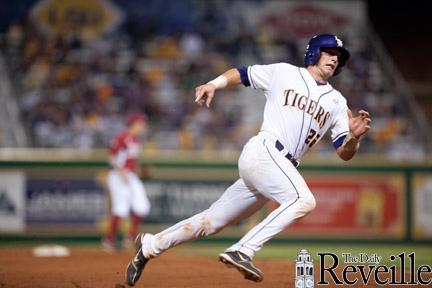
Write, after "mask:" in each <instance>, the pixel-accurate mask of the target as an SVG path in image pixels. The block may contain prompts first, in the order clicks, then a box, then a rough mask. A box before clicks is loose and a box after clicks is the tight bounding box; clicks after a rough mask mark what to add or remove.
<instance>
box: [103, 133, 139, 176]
mask: <svg viewBox="0 0 432 288" xmlns="http://www.w3.org/2000/svg"><path fill="white" fill-rule="evenodd" d="M109 156H110V162H111V164H114V165H113V166H116V167H120V168H126V169H127V170H129V171H135V170H136V169H137V168H138V158H139V142H138V139H137V138H136V137H135V136H133V135H131V134H129V133H127V132H123V133H120V134H119V135H117V136H116V137H115V138H114V139H113V140H112V142H111V145H110V149H109Z"/></svg>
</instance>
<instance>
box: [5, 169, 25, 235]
mask: <svg viewBox="0 0 432 288" xmlns="http://www.w3.org/2000/svg"><path fill="white" fill-rule="evenodd" d="M24 183H25V176H24V173H22V172H0V231H1V232H22V231H24V230H25V197H24Z"/></svg>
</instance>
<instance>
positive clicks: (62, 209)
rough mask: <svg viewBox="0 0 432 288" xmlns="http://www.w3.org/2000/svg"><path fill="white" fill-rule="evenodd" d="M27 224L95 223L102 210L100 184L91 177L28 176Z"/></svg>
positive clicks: (102, 195) (102, 200)
mask: <svg viewBox="0 0 432 288" xmlns="http://www.w3.org/2000/svg"><path fill="white" fill-rule="evenodd" d="M26 196H27V222H28V223H29V224H36V223H38V224H54V223H73V224H90V223H95V222H96V221H97V220H98V219H99V218H100V217H102V216H104V215H105V213H106V206H107V205H106V198H105V192H104V189H103V187H101V186H100V185H99V184H98V183H97V181H96V180H95V179H92V178H89V179H69V178H68V179H60V178H57V179H52V178H51V179H49V178H43V179H39V178H38V179H32V178H30V179H28V181H27V192H26Z"/></svg>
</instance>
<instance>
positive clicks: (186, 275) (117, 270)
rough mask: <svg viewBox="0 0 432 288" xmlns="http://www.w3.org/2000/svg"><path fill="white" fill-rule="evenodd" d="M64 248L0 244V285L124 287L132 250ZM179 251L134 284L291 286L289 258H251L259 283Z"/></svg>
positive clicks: (211, 260) (157, 261) (226, 287)
mask: <svg viewBox="0 0 432 288" xmlns="http://www.w3.org/2000/svg"><path fill="white" fill-rule="evenodd" d="M70 251H71V255H70V256H68V257H58V258H40V257H35V256H33V255H32V250H31V248H30V247H0V288H4V287H14V288H24V287H32V288H37V287H56V288H61V287H70V288H95V287H112V288H114V287H116V288H120V287H127V286H123V285H124V282H123V281H124V268H125V266H126V264H127V263H128V261H129V259H130V258H131V257H132V256H133V251H123V252H117V253H113V254H108V253H106V252H104V251H102V250H101V249H100V248H99V247H96V246H94V247H90V246H89V247H75V246H72V247H71V248H70ZM185 251H187V250H182V249H179V248H176V249H173V250H171V251H169V252H167V253H166V254H164V255H163V256H162V257H160V258H158V259H155V260H152V261H151V262H150V263H149V265H148V266H147V268H146V270H145V271H144V274H143V276H142V279H141V280H140V281H139V283H138V285H137V286H136V287H188V288H193V287H197V288H198V287H224V288H230V287H233V288H234V287H236V288H238V287H260V288H264V287H272V288H277V287H284V288H287V287H294V279H293V278H294V277H293V273H294V267H293V265H294V263H293V262H292V261H286V260H267V259H266V260H256V261H254V262H255V263H256V264H257V265H258V266H259V267H260V268H261V269H262V270H263V271H264V273H265V276H264V281H263V282H261V283H253V282H250V281H247V280H244V279H242V277H241V275H240V274H239V273H238V272H237V271H236V270H234V269H227V268H226V267H225V266H224V265H223V264H221V263H219V262H218V261H217V256H216V255H215V257H214V258H213V257H205V256H184V255H183V254H184V253H185ZM315 276H316V275H315ZM326 287H337V286H332V285H330V286H326ZM339 287H340V286H339ZM350 287H363V286H361V285H358V286H350ZM368 287H374V286H368ZM387 287H389V286H387Z"/></svg>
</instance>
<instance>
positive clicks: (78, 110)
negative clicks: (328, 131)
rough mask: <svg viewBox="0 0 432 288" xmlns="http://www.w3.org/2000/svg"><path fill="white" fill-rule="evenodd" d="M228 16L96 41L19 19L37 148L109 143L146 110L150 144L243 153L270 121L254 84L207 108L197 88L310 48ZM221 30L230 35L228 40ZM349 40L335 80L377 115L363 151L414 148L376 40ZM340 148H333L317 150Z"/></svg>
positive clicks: (16, 63)
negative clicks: (128, 118)
mask: <svg viewBox="0 0 432 288" xmlns="http://www.w3.org/2000/svg"><path fill="white" fill-rule="evenodd" d="M224 17H225V16H223V15H215V14H213V13H212V12H211V8H209V11H207V10H205V11H201V14H200V18H199V19H195V20H196V21H197V23H198V25H197V24H196V23H195V25H193V26H191V25H189V24H188V25H184V27H183V28H182V29H174V27H177V28H178V26H176V23H166V21H165V22H163V23H156V22H155V23H152V25H145V26H142V25H138V24H136V23H134V22H133V20H132V19H127V20H126V22H125V23H124V25H123V26H122V27H121V28H120V29H118V30H117V32H115V33H111V34H110V35H107V36H105V37H102V38H100V39H97V40H95V41H83V40H81V39H80V38H78V37H76V35H74V34H73V33H65V34H62V35H59V36H57V37H47V36H46V35H45V34H43V33H41V32H40V31H38V30H37V29H36V26H35V25H34V24H33V23H32V22H31V21H30V20H26V21H20V22H15V23H12V24H11V25H10V27H9V29H8V30H7V32H6V33H5V35H4V45H3V48H4V55H6V56H7V61H8V65H9V68H10V72H11V75H12V79H13V80H14V83H15V84H16V85H15V90H16V91H15V92H16V93H17V95H19V98H18V101H19V105H20V108H21V111H22V114H21V116H22V119H23V121H24V123H26V128H27V130H28V133H29V134H30V135H31V139H32V142H33V143H32V145H33V146H36V147H74V148H82V149H88V148H93V147H106V146H107V145H108V143H109V141H110V139H111V138H112V137H113V135H114V134H116V133H117V132H119V131H120V130H121V129H122V128H123V125H124V119H125V115H127V114H129V113H132V112H136V111H143V112H145V113H147V114H148V115H149V118H150V127H151V129H150V132H149V135H148V136H147V141H146V147H147V148H151V147H152V148H160V149H216V150H226V149H231V150H233V149H234V150H236V149H240V148H241V146H242V145H243V144H244V142H245V141H246V140H247V139H248V137H250V136H251V135H253V133H255V132H256V131H258V130H259V127H260V121H255V122H254V123H250V122H248V121H244V119H245V118H246V114H247V113H259V114H261V113H262V109H261V108H260V109H256V111H250V109H249V108H248V109H249V110H248V109H246V108H245V105H243V104H242V103H244V101H243V102H242V100H241V99H242V97H247V93H248V92H246V93H245V92H244V91H243V92H241V91H242V89H244V88H238V89H232V90H228V91H224V92H222V93H219V94H218V96H217V100H216V101H215V102H214V107H213V108H212V109H203V108H199V107H197V106H196V105H195V103H194V101H193V100H194V87H195V86H197V85H199V84H202V83H205V82H207V81H209V80H211V79H213V78H214V77H215V76H217V75H219V74H220V73H222V72H223V71H225V70H226V69H228V68H230V67H236V66H247V65H252V64H255V63H261V64H264V63H272V62H279V61H283V62H289V63H293V64H296V65H301V63H302V57H303V51H304V45H305V42H303V43H301V46H300V45H299V43H298V41H297V42H296V41H294V40H295V39H286V37H285V38H282V37H281V36H280V35H275V34H272V33H267V31H265V30H263V31H248V30H247V29H244V30H243V29H238V27H237V25H240V24H239V23H234V24H233V25H231V26H230V25H229V23H228V22H227V19H226V18H224ZM168 19H170V18H168ZM167 21H168V20H167ZM167 27H171V29H169V28H167ZM218 29H219V30H218ZM215 31H223V37H222V36H221V35H222V34H218V35H215V34H216V33H215ZM341 36H342V37H344V36H345V39H344V40H345V41H346V42H347V46H348V47H349V48H351V51H352V59H351V60H350V61H349V63H348V65H347V67H346V69H345V71H344V72H343V73H342V74H341V75H340V76H337V77H335V78H334V80H333V82H332V84H333V86H335V88H337V89H339V90H340V91H341V92H342V94H343V95H345V97H346V98H347V99H348V101H349V104H350V106H351V107H353V108H354V109H365V110H368V111H370V113H371V115H372V117H373V125H374V128H373V129H372V131H371V133H370V134H369V136H367V137H366V139H364V141H363V146H364V148H363V149H362V151H368V152H382V151H389V149H390V150H391V149H395V150H397V151H405V150H406V149H414V148H413V147H412V146H411V144H410V143H411V142H415V141H414V138H411V136H410V134H409V131H410V129H412V127H411V126H410V125H411V124H410V122H409V120H408V117H407V114H406V111H404V110H403V109H404V107H401V105H400V103H399V102H398V98H397V97H395V95H394V91H393V90H392V87H391V84H389V83H390V82H389V81H388V79H387V78H386V75H385V74H383V72H382V71H381V68H380V66H379V62H378V61H376V57H377V56H376V55H374V54H373V51H371V49H370V48H369V47H368V45H367V44H366V41H356V39H352V37H354V35H341ZM357 36H358V37H363V36H361V35H357ZM358 43H363V44H358ZM350 45H351V47H350ZM353 46H354V47H353ZM249 89H250V88H249ZM240 94H241V95H242V97H240V96H239V95H240ZM245 95H246V96H245ZM250 97H259V96H256V95H255V96H250ZM251 101H254V100H251ZM258 103H259V101H258ZM405 138H408V139H405ZM401 139H402V140H403V139H405V140H407V141H402V142H401ZM410 141H411V142H410ZM327 142H329V139H327ZM401 143H403V144H401ZM407 143H408V144H407ZM401 145H403V146H401ZM405 146H406V147H405ZM330 150H331V145H320V146H319V147H318V149H316V151H318V152H323V153H324V152H327V151H330Z"/></svg>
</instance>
